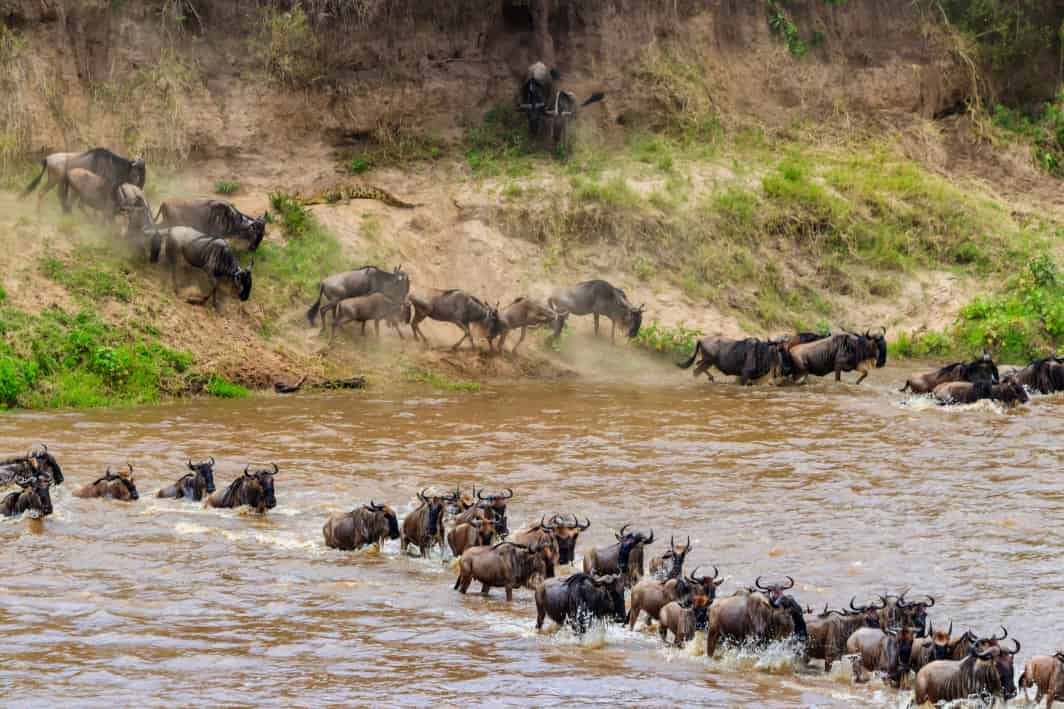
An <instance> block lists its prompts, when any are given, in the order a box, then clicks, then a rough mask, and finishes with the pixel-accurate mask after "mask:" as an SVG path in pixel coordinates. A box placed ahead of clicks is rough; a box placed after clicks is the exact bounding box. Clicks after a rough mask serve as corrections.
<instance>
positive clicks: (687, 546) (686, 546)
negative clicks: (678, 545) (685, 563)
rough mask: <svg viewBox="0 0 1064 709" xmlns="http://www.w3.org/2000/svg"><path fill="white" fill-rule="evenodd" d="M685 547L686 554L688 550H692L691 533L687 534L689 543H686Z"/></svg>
mask: <svg viewBox="0 0 1064 709" xmlns="http://www.w3.org/2000/svg"><path fill="white" fill-rule="evenodd" d="M683 548H684V553H685V554H686V553H687V552H689V551H691V535H690V534H688V535H687V544H685V545H684V547H683Z"/></svg>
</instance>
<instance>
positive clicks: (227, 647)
mask: <svg viewBox="0 0 1064 709" xmlns="http://www.w3.org/2000/svg"><path fill="white" fill-rule="evenodd" d="M903 380H904V375H900V374H899V370H898V369H897V368H894V367H891V368H888V369H887V370H881V371H877V372H875V373H874V374H873V376H872V377H871V378H870V379H869V380H868V381H867V382H866V383H865V384H864V385H862V387H861V388H860V389H856V388H854V387H852V386H845V385H844V386H837V385H834V384H832V383H830V382H824V383H822V384H817V385H815V386H810V387H804V388H788V389H772V388H767V387H766V388H745V389H744V388H739V387H736V386H720V385H717V386H714V385H706V384H699V385H697V386H692V385H691V382H690V379H689V378H687V377H683V378H680V379H678V380H677V381H676V383H675V384H671V383H670V384H667V385H662V384H660V383H654V384H651V383H644V384H640V383H637V382H636V383H626V384H625V385H623V386H620V385H613V384H602V383H594V384H593V383H588V382H576V383H562V384H559V383H550V384H527V383H522V384H514V385H511V386H498V387H492V388H490V389H489V390H487V391H483V392H480V393H477V394H446V395H426V393H425V391H424V390H420V389H419V390H410V391H405V392H402V391H401V392H396V393H394V394H389V395H384V394H374V393H372V392H371V393H369V394H366V395H363V396H302V397H298V398H280V397H278V398H276V399H272V398H271V399H254V400H250V401H237V402H218V401H197V402H193V403H183V404H174V405H167V406H160V407H154V408H147V409H124V410H113V411H112V410H107V411H89V412H79V413H59V414H37V413H24V414H14V415H9V416H5V417H4V418H2V419H0V449H2V450H5V451H19V450H23V449H25V448H26V447H28V445H29V444H31V443H32V442H35V441H38V440H42V441H47V443H48V444H49V447H50V449H51V450H52V451H53V452H55V453H56V455H57V456H58V457H60V460H61V461H62V464H63V469H64V473H65V474H66V476H67V478H68V480H69V482H68V483H67V484H66V485H64V486H63V487H61V488H58V489H57V490H55V491H54V492H53V504H54V508H55V513H54V514H53V515H52V516H50V517H48V518H45V519H44V520H34V521H31V520H28V519H25V518H22V519H15V520H8V521H3V522H0V542H2V544H3V552H2V554H3V559H4V563H3V569H4V574H3V577H2V578H0V632H2V644H0V687H2V688H3V697H4V703H5V704H7V705H9V706H16V705H17V706H51V705H54V704H56V703H57V702H61V703H62V704H63V705H65V706H70V705H84V706H93V705H95V706H161V705H167V706H173V705H195V704H203V705H221V704H225V705H249V706H250V705H257V706H262V705H269V706H322V705H332V704H352V705H369V704H374V705H384V706H392V705H394V706H425V705H430V704H454V705H466V706H469V705H491V706H550V705H567V706H573V705H577V704H584V705H602V706H620V705H625V706H633V705H639V706H676V705H688V706H738V705H755V704H756V705H758V706H776V707H791V706H809V705H819V706H854V705H879V706H904V705H905V704H906V703H907V702H908V701H909V698H910V697H911V693H910V692H907V691H906V692H897V691H895V690H892V689H888V688H887V687H886V686H885V685H883V684H882V683H881V682H879V681H874V682H872V683H870V684H867V685H855V684H853V682H852V681H851V678H850V674H849V664H848V663H844V662H841V663H837V664H836V666H835V668H834V669H833V671H832V673H831V674H830V675H825V674H824V673H823V671H822V670H821V669H819V666H818V663H814V664H813V665H812V666H811V669H803V668H798V667H796V664H795V663H794V662H793V661H792V660H791V659H789V656H788V654H787V653H786V652H785V651H783V649H776V650H771V649H770V650H769V651H768V652H767V653H764V654H760V655H755V654H753V653H745V652H738V651H734V650H732V651H729V652H726V653H724V654H723V655H722V656H721V655H718V658H717V659H715V660H707V659H706V658H705V657H702V656H699V655H698V654H697V649H698V648H699V644H701V646H702V647H704V640H702V639H701V636H700V637H699V639H698V640H699V641H701V642H696V643H692V644H689V645H688V647H687V648H686V649H685V650H683V651H677V650H675V649H672V648H667V647H666V646H664V645H663V644H662V643H661V642H660V641H659V640H658V638H657V635H656V634H653V633H649V632H645V631H642V630H637V631H636V632H629V631H627V630H623V629H621V628H619V627H617V626H610V627H609V628H608V629H607V630H605V631H598V632H595V631H593V632H591V633H590V634H588V635H587V636H585V637H583V638H577V637H575V636H573V635H572V634H571V633H570V632H569V631H568V630H563V631H557V632H555V631H554V630H551V629H550V628H552V627H553V626H551V625H550V624H549V623H548V626H547V627H548V628H549V630H547V631H545V632H544V633H537V632H536V631H535V630H534V622H535V606H534V603H533V601H532V594H531V592H530V591H527V590H523V589H522V590H519V591H518V592H517V593H516V594H515V599H514V601H513V603H506V601H505V600H504V594H503V593H502V592H501V590H500V589H495V591H493V593H492V596H491V597H490V598H488V599H484V598H482V597H481V596H479V595H478V594H476V593H470V594H469V595H467V596H461V595H459V594H458V593H456V592H455V591H454V590H453V589H452V585H453V582H454V579H455V577H456V573H457V572H456V571H455V569H454V568H453V567H452V566H451V564H450V563H449V562H445V563H441V561H440V560H439V558H438V557H437V556H434V557H433V558H432V559H430V560H422V559H418V558H414V557H411V558H404V557H401V556H400V555H399V552H398V547H399V544H398V542H397V541H396V542H388V543H387V544H386V545H385V548H384V551H383V553H380V554H378V553H376V552H372V551H370V552H339V551H334V550H330V549H327V548H326V547H325V546H324V544H323V541H322V533H321V528H322V524H323V523H324V521H325V519H326V518H327V517H328V515H329V514H330V513H332V512H335V511H340V510H347V509H351V508H352V507H354V506H355V505H357V504H361V503H364V502H369V500H370V499H371V498H372V499H374V500H376V501H378V502H386V503H388V504H390V505H392V506H393V507H395V508H396V510H397V511H398V512H399V514H400V516H402V515H403V514H404V513H405V512H407V511H409V510H410V509H411V507H412V502H413V501H414V500H415V497H414V493H415V492H416V491H417V490H418V489H420V488H422V487H424V486H426V485H436V486H439V487H440V488H441V489H453V488H454V486H455V485H458V484H461V485H462V486H463V487H466V488H468V486H469V485H471V484H472V483H474V482H475V483H476V484H477V486H478V488H480V487H481V486H483V487H485V488H489V489H502V488H506V487H510V488H513V490H514V493H515V494H514V497H513V499H512V500H510V501H509V502H510V507H509V515H510V520H511V522H510V527H511V529H517V528H518V527H520V526H522V524H523V523H524V522H525V521H526V520H531V519H533V518H534V519H537V520H538V519H539V517H540V515H541V513H543V512H547V513H553V512H560V513H569V512H572V513H575V514H578V515H580V517H581V518H583V517H585V516H586V517H588V518H590V519H591V528H590V529H589V530H588V531H587V532H585V533H584V534H583V535H582V536H581V538H580V541H579V544H578V546H577V557H578V560H577V564H576V565H575V567H574V568H575V569H577V570H578V569H579V557H580V556H582V554H583V553H584V552H586V551H587V550H588V549H589V548H591V547H592V546H594V545H602V544H605V543H608V542H611V541H613V533H612V532H613V530H615V529H617V528H619V527H620V526H621V525H622V524H624V523H626V522H631V523H634V524H635V525H637V526H639V527H641V528H643V527H652V528H653V529H654V531H655V533H656V535H657V539H658V542H657V543H656V544H655V545H653V546H651V547H650V548H649V549H648V553H647V557H648V559H649V557H650V556H653V555H654V554H655V553H660V552H661V551H662V550H663V549H664V548H665V545H666V544H667V540H668V538H669V536H670V535H671V534H676V535H683V536H684V537H686V536H687V535H690V537H691V540H692V545H693V551H692V552H691V554H690V556H689V557H688V568H689V569H691V568H693V566H694V564H702V565H703V568H704V569H708V568H709V566H708V565H710V564H715V565H717V566H718V567H719V568H720V571H721V574H722V575H726V576H728V577H729V580H728V581H727V582H726V583H725V584H724V585H723V586H722V587H721V589H720V594H730V593H731V592H733V591H734V590H735V589H736V588H737V587H740V586H746V585H749V584H752V582H753V580H754V578H755V576H757V575H758V574H763V575H765V576H766V577H771V578H781V577H782V576H783V575H791V576H793V577H794V578H795V579H796V581H797V585H796V586H795V589H794V590H793V594H794V596H795V598H796V599H797V600H798V601H799V602H800V603H802V604H803V605H809V606H813V607H815V608H821V607H823V605H824V603H825V602H830V603H831V605H832V606H833V607H838V606H844V605H845V604H846V603H848V601H849V599H850V597H851V596H853V595H856V596H857V597H858V598H859V599H861V598H869V597H871V595H872V594H874V593H885V592H888V591H891V592H898V591H900V590H902V589H904V588H905V587H908V586H912V587H913V589H914V593H920V594H924V593H930V594H932V595H934V596H935V597H936V598H937V599H938V603H937V605H936V607H935V608H933V609H932V610H931V612H930V614H931V617H932V619H933V620H934V622H935V625H936V627H937V626H938V625H939V623H941V624H942V625H943V626H945V625H947V624H948V623H949V622H950V621H951V620H952V621H953V623H954V625H955V627H957V628H966V627H969V626H970V627H972V628H973V629H974V630H975V632H977V633H985V634H989V633H991V632H992V631H994V630H995V629H996V628H997V626H998V625H1002V624H1003V625H1005V626H1007V627H1008V629H1009V632H1010V634H1011V636H1014V637H1019V638H1021V639H1022V642H1023V647H1024V649H1023V652H1022V654H1021V658H1020V662H1022V660H1023V659H1024V658H1026V657H1030V656H1031V655H1033V654H1036V653H1049V654H1052V652H1053V651H1054V650H1056V649H1057V648H1058V647H1059V646H1060V645H1061V644H1062V642H1061V640H1062V632H1064V570H1062V567H1061V564H1060V559H1061V558H1062V557H1064V535H1062V533H1061V532H1062V531H1064V528H1062V526H1061V524H1060V520H1061V519H1064V489H1062V488H1061V485H1062V481H1061V478H1060V471H1061V463H1062V454H1064V399H1062V398H1059V397H1056V398H1053V397H1050V398H1045V399H1041V400H1039V401H1038V403H1037V406H1027V407H1021V408H1020V409H1018V410H1016V411H1014V412H1012V413H1009V414H1003V413H1001V412H999V411H997V410H996V409H994V408H992V407H991V406H989V405H987V406H983V405H977V406H974V407H960V408H959V409H955V410H943V409H938V408H932V407H922V406H904V405H899V398H900V397H901V396H902V395H899V394H897V393H896V392H895V391H894V389H896V387H897V385H898V384H897V382H899V381H903ZM375 397H377V398H375ZM208 455H213V456H214V457H215V458H216V459H217V461H218V465H217V466H216V468H215V478H216V480H217V483H218V487H219V488H222V487H223V486H224V485H225V484H227V483H228V481H230V480H232V479H233V478H234V477H235V476H236V475H237V474H238V473H239V472H240V471H242V470H243V468H244V465H245V464H246V463H248V462H259V463H271V462H276V463H277V464H278V465H279V467H280V471H281V472H280V474H279V475H278V476H277V478H276V495H277V501H278V504H277V507H276V508H275V509H272V510H270V511H269V512H268V513H267V514H266V515H264V516H259V515H255V514H250V513H247V512H241V511H237V512H232V511H223V510H208V509H204V508H203V507H202V506H200V505H199V504H195V503H185V502H183V501H181V500H159V499H155V498H154V493H155V490H157V489H158V488H159V487H161V486H163V485H165V484H169V483H171V482H173V481H174V480H175V479H176V478H177V477H178V476H179V475H180V474H181V473H182V471H183V465H184V461H185V459H186V458H188V457H192V458H194V459H200V458H206V457H207V456H208ZM127 461H128V462H129V463H131V464H132V465H133V466H134V468H135V469H136V471H137V473H136V475H137V485H138V487H139V488H140V491H141V499H140V500H139V501H138V502H131V503H117V502H104V501H100V500H82V499H75V498H73V497H72V496H71V491H72V490H73V488H74V487H75V486H76V485H77V484H81V483H84V482H91V481H92V480H94V479H96V478H97V477H99V476H100V475H102V473H103V470H104V469H105V467H106V466H107V465H108V464H110V465H111V466H112V467H116V468H117V467H119V466H123V465H124V464H125V463H126V462H127ZM566 572H567V571H566V570H565V569H562V570H561V573H566ZM475 588H477V587H476V586H475V587H474V589H475ZM1018 674H1019V670H1018V669H1017V675H1018Z"/></svg>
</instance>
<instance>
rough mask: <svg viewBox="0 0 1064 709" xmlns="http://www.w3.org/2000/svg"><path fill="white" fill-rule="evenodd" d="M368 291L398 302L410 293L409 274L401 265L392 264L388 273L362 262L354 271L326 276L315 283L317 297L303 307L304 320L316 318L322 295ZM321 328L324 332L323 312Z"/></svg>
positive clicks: (354, 294) (332, 296) (341, 297)
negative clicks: (304, 310) (304, 308)
mask: <svg viewBox="0 0 1064 709" xmlns="http://www.w3.org/2000/svg"><path fill="white" fill-rule="evenodd" d="M371 293H383V294H384V295H386V296H388V297H389V298H391V299H392V300H395V301H399V302H402V301H404V300H406V297H407V296H408V295H409V294H410V277H409V276H407V275H406V273H404V272H403V267H402V266H396V267H395V269H394V270H393V271H392V272H391V273H388V272H387V271H383V270H381V269H379V268H377V267H376V266H363V267H362V268H359V269H356V270H354V271H345V272H343V273H337V274H336V275H333V276H329V277H328V278H326V279H325V280H323V281H321V282H320V283H319V284H318V297H317V299H316V300H315V301H314V302H313V303H311V305H310V307H309V308H307V321H308V322H309V323H310V324H311V326H313V325H314V323H315V322H316V321H317V318H318V315H319V311H320V308H321V301H322V298H325V299H326V300H327V301H330V302H331V301H340V300H344V299H345V298H357V297H359V296H363V295H370V294H371ZM321 332H322V334H324V333H325V318H324V316H323V317H322V321H321Z"/></svg>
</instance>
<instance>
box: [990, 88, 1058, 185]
mask: <svg viewBox="0 0 1064 709" xmlns="http://www.w3.org/2000/svg"><path fill="white" fill-rule="evenodd" d="M993 122H994V125H995V126H996V127H998V128H1000V129H1002V130H1005V131H1008V132H1010V133H1013V134H1015V135H1016V136H1018V137H1020V138H1022V139H1024V140H1026V141H1028V142H1029V143H1030V144H1031V157H1032V159H1033V160H1034V162H1035V164H1036V165H1038V166H1039V167H1040V168H1042V169H1043V170H1045V171H1046V172H1048V173H1049V174H1051V175H1055V176H1057V177H1064V90H1062V91H1061V92H1060V93H1059V94H1057V96H1056V98H1055V99H1054V100H1052V101H1046V102H1045V103H1041V104H1038V105H1036V106H1035V107H1034V108H1033V109H1031V110H1028V111H1023V110H1019V109H1014V108H1009V107H1007V106H1003V105H1001V104H998V105H997V106H996V107H995V108H994V115H993Z"/></svg>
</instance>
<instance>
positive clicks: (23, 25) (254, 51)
mask: <svg viewBox="0 0 1064 709" xmlns="http://www.w3.org/2000/svg"><path fill="white" fill-rule="evenodd" d="M319 5H320V6H321V8H322V9H320V10H317V11H315V10H316V8H317V7H318V6H319ZM333 5H337V6H343V5H345V3H334V4H333ZM353 5H357V6H359V7H361V8H363V12H362V14H360V15H357V14H343V13H339V14H338V13H336V12H335V11H333V12H332V13H330V11H329V8H330V7H332V5H330V3H308V10H310V12H308V13H307V15H306V17H307V23H308V27H307V31H308V32H309V35H307V36H309V37H310V38H311V39H312V40H313V42H314V45H315V46H314V47H313V48H310V49H308V48H307V47H306V46H286V42H289V41H290V40H292V37H285V36H280V35H281V33H284V32H291V31H292V29H291V28H290V27H282V28H281V29H278V28H277V27H276V26H274V27H273V29H271V27H270V25H269V22H268V20H267V19H264V18H267V17H268V13H269V12H273V13H274V14H273V17H275V18H276V17H278V16H282V17H283V15H279V14H278V11H277V10H276V9H272V10H270V9H269V8H268V7H267V6H265V5H264V4H260V3H252V2H205V1H204V0H199V1H198V2H188V3H182V2H176V1H174V0H169V1H167V2H160V1H153V2H138V3H132V2H125V3H112V2H99V1H79V2H73V1H71V0H66V1H65V2H63V1H61V0H55V1H51V0H43V1H40V2H37V1H34V2H30V1H29V0H7V1H6V2H4V3H3V4H2V5H0V15H2V16H3V17H4V18H5V22H6V23H7V25H8V26H9V27H11V28H13V29H14V31H15V32H16V33H17V34H18V35H19V36H20V37H21V38H22V39H23V40H24V47H23V50H22V58H21V61H22V62H24V64H25V67H26V71H27V74H28V80H27V81H26V82H25V83H24V84H23V85H21V86H19V87H18V93H19V100H20V101H21V103H22V104H23V105H25V119H26V120H25V124H24V125H23V126H22V129H24V130H25V131H26V134H25V135H24V136H23V146H22V147H23V148H24V149H25V151H26V152H31V153H32V152H43V151H45V150H49V149H58V148H62V147H74V146H77V145H84V144H89V143H103V144H108V145H114V146H121V147H123V148H124V149H127V150H130V151H145V152H148V153H156V154H162V153H169V154H170V155H168V156H172V157H178V158H185V157H190V158H192V159H196V158H213V157H226V156H229V157H235V156H236V155H238V154H240V153H250V154H254V153H258V152H261V151H263V150H264V149H266V147H267V146H269V147H270V148H271V149H276V150H279V151H281V152H282V153H283V151H285V150H293V151H297V150H299V148H300V147H301V145H303V144H315V143H319V142H325V143H330V142H337V141H342V140H345V139H346V140H350V139H351V138H352V137H353V136H354V137H357V136H359V135H362V134H365V133H368V132H370V131H372V130H373V129H374V128H376V127H378V126H379V125H381V124H382V123H401V124H402V126H403V128H404V130H408V131H426V132H431V133H433V134H436V135H443V136H446V135H448V134H452V133H453V132H454V131H455V130H456V127H457V126H459V125H461V124H462V123H463V122H466V123H468V122H471V121H476V120H478V119H479V116H480V115H482V114H483V112H484V110H485V108H487V107H489V106H490V105H492V104H494V103H497V102H500V101H507V100H509V99H510V97H511V96H512V95H513V92H514V90H515V86H516V83H517V81H518V80H519V79H520V77H521V76H522V74H523V72H524V71H525V69H526V68H527V67H528V65H529V64H530V63H531V62H533V61H535V60H537V59H540V58H542V59H545V60H546V61H547V62H548V63H551V64H553V65H554V66H556V67H557V68H558V69H559V70H560V71H561V73H562V75H563V80H564V83H565V86H566V87H567V88H570V89H572V90H574V91H576V92H577V93H578V94H581V95H583V94H586V93H588V92H590V91H592V90H598V89H602V90H605V91H606V92H607V95H608V96H609V101H608V102H607V104H606V105H605V110H604V111H601V112H597V113H596V116H598V117H599V120H600V121H601V126H602V127H603V128H604V129H607V130H608V129H609V128H610V126H611V125H613V124H615V123H617V122H621V123H625V122H631V121H637V120H643V121H649V122H651V123H652V122H653V121H654V114H655V109H656V107H657V106H659V105H660V103H661V102H662V101H669V100H671V97H669V96H668V95H667V89H665V88H663V87H661V86H659V85H656V84H655V83H654V82H652V81H647V80H646V79H645V77H643V76H642V75H641V72H640V66H641V63H642V62H643V61H644V60H645V57H646V56H647V52H648V51H653V50H655V49H661V50H663V51H665V52H667V53H669V54H670V56H682V57H683V58H684V61H685V62H686V63H687V64H688V65H690V66H694V67H697V68H698V70H699V71H700V73H701V74H702V78H703V79H704V83H705V90H706V93H707V97H708V100H709V101H710V102H711V104H712V106H713V107H714V108H716V109H717V110H718V111H719V112H720V113H721V114H722V116H723V117H724V118H725V120H727V119H728V117H729V116H731V115H733V114H739V115H742V116H744V117H753V118H755V119H757V120H759V121H761V122H763V123H765V124H767V125H787V124H788V123H791V122H793V121H795V120H801V119H817V118H823V117H827V116H837V115H839V114H842V113H845V114H852V115H854V116H856V117H859V118H860V119H861V120H872V116H875V120H881V119H882V118H883V117H884V116H887V117H889V116H901V117H905V116H920V117H928V118H929V117H933V116H936V115H940V114H942V113H944V112H946V111H948V110H949V109H950V108H952V107H953V106H955V105H957V104H958V102H959V101H962V100H963V99H964V98H965V97H966V96H967V95H968V93H967V92H968V90H969V88H970V86H971V82H972V77H971V74H970V72H969V70H968V69H967V68H966V67H965V66H964V64H963V63H962V62H960V61H958V60H957V59H956V57H955V55H954V54H953V53H952V52H951V51H950V45H949V43H948V41H947V39H946V37H945V35H944V33H943V32H942V30H941V29H940V28H939V26H938V25H937V24H936V23H935V18H934V17H931V16H927V15H925V14H924V12H923V11H922V10H921V9H920V8H919V7H918V5H917V4H912V3H896V2H891V0H850V1H849V2H846V3H843V4H838V5H836V4H829V3H827V2H822V1H821V0H807V1H806V2H803V3H793V4H791V5H788V15H787V17H788V19H789V20H790V21H791V22H792V23H793V25H794V26H795V27H796V28H797V30H798V32H799V33H800V34H801V35H802V36H804V37H805V40H803V41H804V42H805V43H806V44H807V45H808V49H809V52H808V55H807V56H805V57H803V58H802V59H801V60H796V59H795V58H794V57H793V56H791V54H790V53H789V52H788V50H787V46H786V43H785V42H784V41H782V40H781V37H780V36H779V33H774V31H773V29H772V27H771V26H770V21H769V16H768V14H767V13H769V12H770V11H769V9H768V7H767V6H766V4H765V3H753V2H748V1H747V0H711V1H709V2H692V1H687V2H683V1H680V0H677V1H675V2H635V1H633V0H613V1H609V0H598V1H594V2H576V1H575V0H572V1H570V0H492V1H488V0H480V1H474V0H453V1H452V2H442V3H429V4H426V3H414V2H395V3H372V2H364V3H354V4H353ZM424 5H432V9H431V10H427V9H425V8H423V7H419V6H424ZM271 7H272V6H271ZM374 8H376V9H374ZM297 29H298V28H297ZM299 37H302V35H300V36H298V37H296V38H295V39H297V40H298V39H299ZM304 45H305V43H304ZM648 48H650V49H649V50H648ZM279 54H280V55H281V56H283V57H284V58H288V59H290V60H291V61H293V62H298V63H300V64H301V66H302V68H303V69H304V72H303V74H301V76H300V77H298V80H296V81H290V82H288V83H279V82H278V81H276V80H275V77H271V76H270V75H268V73H267V71H266V70H267V68H268V67H269V64H270V61H271V60H273V59H276V58H277V56H278V55H279ZM304 74H305V75H304ZM149 117H154V118H155V119H156V120H155V121H154V123H157V125H155V126H152V125H150V123H152V122H153V121H148V120H147V119H148V118H149Z"/></svg>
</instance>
